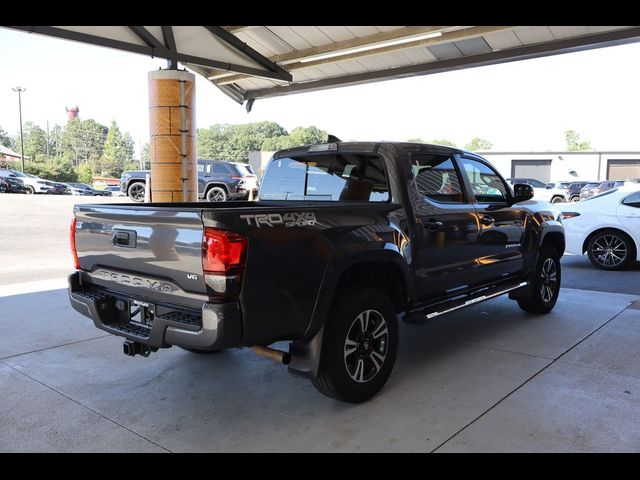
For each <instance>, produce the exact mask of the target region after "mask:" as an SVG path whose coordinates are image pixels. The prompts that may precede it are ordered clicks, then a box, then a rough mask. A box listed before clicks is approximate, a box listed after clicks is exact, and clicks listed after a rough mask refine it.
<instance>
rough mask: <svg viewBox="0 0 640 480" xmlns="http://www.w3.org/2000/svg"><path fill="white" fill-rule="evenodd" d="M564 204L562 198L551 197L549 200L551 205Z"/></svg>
mask: <svg viewBox="0 0 640 480" xmlns="http://www.w3.org/2000/svg"><path fill="white" fill-rule="evenodd" d="M563 202H564V198H562V197H553V198H552V199H551V203H553V204H556V203H563Z"/></svg>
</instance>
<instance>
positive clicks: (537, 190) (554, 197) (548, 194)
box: [507, 178, 568, 203]
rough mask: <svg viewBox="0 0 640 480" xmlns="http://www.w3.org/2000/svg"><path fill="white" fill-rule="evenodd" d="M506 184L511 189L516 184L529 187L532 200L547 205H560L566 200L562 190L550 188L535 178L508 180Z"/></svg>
mask: <svg viewBox="0 0 640 480" xmlns="http://www.w3.org/2000/svg"><path fill="white" fill-rule="evenodd" d="M507 182H509V184H510V185H511V187H512V188H513V186H514V185H515V184H516V183H526V184H527V185H531V188H533V199H534V200H542V201H543V202H549V203H561V202H566V201H567V200H568V199H567V198H566V194H565V191H564V189H561V188H557V187H551V186H549V185H547V184H546V183H544V182H541V181H540V180H536V179H535V178H508V179H507Z"/></svg>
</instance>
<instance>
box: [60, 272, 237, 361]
mask: <svg viewBox="0 0 640 480" xmlns="http://www.w3.org/2000/svg"><path fill="white" fill-rule="evenodd" d="M68 281H69V301H70V302H71V306H72V307H73V309H74V310H76V311H77V312H79V313H81V314H82V315H85V316H87V317H89V318H91V319H92V320H93V323H94V324H95V326H96V327H98V328H99V329H101V330H104V331H106V332H109V333H112V334H114V335H118V336H121V337H125V338H127V339H129V340H132V341H134V342H138V343H142V344H145V345H149V346H150V347H156V348H162V347H168V346H171V345H176V346H179V347H186V348H192V349H196V350H219V349H223V348H231V347H237V346H240V345H241V342H242V318H241V314H240V308H239V306H238V304H237V303H224V304H218V303H209V302H206V303H204V304H203V306H202V309H201V310H200V311H197V310H190V309H184V308H182V307H178V306H171V305H151V304H146V303H144V302H138V303H140V304H142V305H148V307H147V306H145V307H144V308H148V309H149V310H150V311H151V312H152V313H151V315H150V316H151V317H152V320H151V321H149V322H147V323H139V322H133V321H131V320H130V304H131V302H136V300H138V299H136V298H134V297H132V296H130V295H127V294H121V293H118V292H112V291H109V290H106V289H103V288H99V287H96V286H94V285H93V284H91V283H86V282H84V283H83V282H82V277H81V274H80V272H74V273H72V274H71V275H69V278H68Z"/></svg>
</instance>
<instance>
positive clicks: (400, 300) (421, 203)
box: [69, 142, 565, 402]
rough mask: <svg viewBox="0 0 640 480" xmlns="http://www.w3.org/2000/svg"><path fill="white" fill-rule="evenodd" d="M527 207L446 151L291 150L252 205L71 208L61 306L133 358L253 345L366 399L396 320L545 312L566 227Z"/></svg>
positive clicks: (518, 193) (555, 288)
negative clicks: (479, 307)
mask: <svg viewBox="0 0 640 480" xmlns="http://www.w3.org/2000/svg"><path fill="white" fill-rule="evenodd" d="M532 195H533V192H532V189H531V187H530V186H529V185H521V184H516V185H514V188H513V190H512V189H510V187H509V186H508V184H507V183H506V182H505V181H504V179H503V178H502V177H501V176H500V175H499V173H498V172H497V171H496V170H495V169H494V168H493V167H492V166H491V165H490V164H489V163H488V162H486V161H485V160H484V159H482V158H481V157H479V156H478V155H476V154H473V153H471V152H467V151H463V150H457V149H452V148H447V147H441V146H435V145H424V144H412V143H364V142H339V143H328V144H323V145H314V146H311V147H300V148H295V149H289V150H284V151H281V152H277V153H276V154H275V155H274V157H273V159H272V160H271V162H270V164H269V166H268V168H267V171H266V173H265V177H264V180H263V183H262V185H261V188H260V193H259V201H257V202H249V201H232V202H225V203H184V204H165V203H141V204H135V205H123V204H112V205H110V204H90V205H76V207H75V209H74V212H75V218H74V220H73V223H72V226H71V244H72V250H73V252H74V257H75V267H76V271H75V272H74V273H72V274H71V275H70V277H69V296H70V300H71V305H72V306H73V308H74V309H76V310H77V311H78V312H80V313H82V314H84V315H86V316H88V317H90V318H91V319H92V320H93V322H94V323H95V325H96V327H98V328H100V329H102V330H105V331H107V332H110V333H112V334H114V335H118V336H121V337H124V339H125V343H124V352H125V353H126V354H128V355H136V354H142V355H144V356H148V355H149V354H150V353H151V352H154V351H156V350H158V349H161V348H166V347H170V346H179V347H182V348H185V349H187V350H190V351H195V352H214V351H219V350H223V349H228V348H235V347H253V348H254V349H255V350H256V351H257V352H258V353H261V354H263V355H265V356H269V357H271V358H273V359H276V360H277V361H279V362H281V363H283V364H287V365H288V366H289V369H290V371H292V372H297V373H302V374H304V375H307V376H308V377H310V378H311V379H312V381H313V383H314V385H315V386H316V387H317V388H318V389H319V390H320V391H321V392H322V393H324V394H326V395H328V396H331V397H333V398H337V399H341V400H344V401H349V402H362V401H365V400H367V399H369V398H371V397H372V396H373V395H375V394H376V393H377V392H378V391H379V390H380V389H381V388H382V387H383V385H384V384H385V382H386V380H387V378H388V377H389V375H390V373H391V370H392V368H393V365H394V362H395V358H396V353H397V350H398V337H399V335H398V328H399V327H398V318H400V319H404V320H405V321H407V322H423V321H425V320H428V319H430V318H433V317H435V316H438V315H442V314H446V313H447V312H451V311H453V310H456V309H459V308H463V307H466V306H469V305H473V304H475V303H477V302H480V301H484V300H488V299H491V298H493V297H496V296H498V295H503V294H508V295H509V296H510V297H511V298H512V299H514V300H516V301H517V302H518V304H519V305H520V307H522V308H523V309H524V310H526V311H530V312H535V313H540V314H543V313H547V312H549V311H550V310H551V309H552V308H553V307H554V305H555V303H556V300H557V298H558V294H559V291H560V257H561V255H562V253H563V252H564V241H565V240H564V230H563V227H562V225H561V223H559V221H558V220H556V217H555V214H554V212H553V210H552V208H551V205H550V204H548V203H546V202H537V201H533V200H531V197H532ZM479 321H481V319H479ZM277 341H289V342H290V344H289V349H288V351H281V350H276V349H273V348H270V347H269V346H270V345H271V344H272V343H274V342H277Z"/></svg>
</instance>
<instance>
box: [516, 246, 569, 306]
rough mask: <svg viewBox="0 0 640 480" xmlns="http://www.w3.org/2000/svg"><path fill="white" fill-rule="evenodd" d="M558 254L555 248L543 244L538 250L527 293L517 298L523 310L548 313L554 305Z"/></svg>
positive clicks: (558, 292) (559, 269)
mask: <svg viewBox="0 0 640 480" xmlns="http://www.w3.org/2000/svg"><path fill="white" fill-rule="evenodd" d="M561 273H562V272H561V268H560V255H559V254H558V252H557V251H556V249H555V248H553V247H551V246H548V245H547V246H544V247H542V250H541V251H540V256H539V257H538V262H537V263H536V268H535V270H534V272H533V273H532V276H531V277H530V288H529V291H528V293H527V295H526V296H525V297H523V298H519V299H518V305H520V308H521V309H522V310H524V311H525V312H531V313H543V314H544V313H549V312H550V311H551V310H553V307H555V305H556V302H557V301H558V296H559V294H560V280H561Z"/></svg>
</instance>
